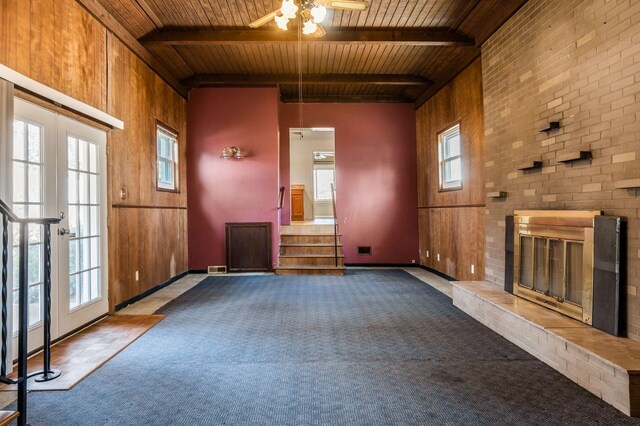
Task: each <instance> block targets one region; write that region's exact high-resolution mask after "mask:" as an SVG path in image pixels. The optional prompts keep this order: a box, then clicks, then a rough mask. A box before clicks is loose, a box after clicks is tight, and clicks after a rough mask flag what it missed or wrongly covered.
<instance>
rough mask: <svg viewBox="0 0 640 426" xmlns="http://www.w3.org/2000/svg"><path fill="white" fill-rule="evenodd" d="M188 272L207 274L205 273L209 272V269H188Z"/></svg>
mask: <svg viewBox="0 0 640 426" xmlns="http://www.w3.org/2000/svg"><path fill="white" fill-rule="evenodd" d="M188 272H189V273H190V274H207V273H209V271H207V270H206V269H189V271H188Z"/></svg>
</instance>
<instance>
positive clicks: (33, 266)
mask: <svg viewBox="0 0 640 426" xmlns="http://www.w3.org/2000/svg"><path fill="white" fill-rule="evenodd" d="M13 129H14V131H13V136H14V141H13V158H12V160H13V161H12V168H13V182H12V192H13V199H12V208H13V210H14V211H15V213H16V214H17V215H18V216H19V217H23V218H25V217H29V218H39V217H42V215H43V212H44V192H43V187H44V180H43V179H44V178H43V170H44V167H43V166H44V164H43V158H42V149H43V134H44V129H43V127H42V126H41V125H40V124H38V123H35V122H30V121H28V120H24V119H19V118H17V119H15V120H14V126H13ZM27 233H28V235H27V239H28V241H29V250H28V253H27V259H26V260H27V282H28V284H29V307H28V312H29V326H33V325H36V324H38V323H39V322H40V321H41V320H42V297H41V296H42V287H43V280H44V276H43V255H44V252H43V244H42V226H41V225H29V226H28V228H27ZM12 236H13V240H12V244H13V250H12V254H13V256H12V262H13V268H12V276H11V279H12V283H13V288H14V300H13V304H14V308H15V310H14V324H13V330H14V332H15V333H17V332H18V306H19V305H18V302H19V301H18V292H17V290H18V288H19V267H20V255H19V248H18V245H19V242H20V231H19V226H18V225H14V227H13V235H12Z"/></svg>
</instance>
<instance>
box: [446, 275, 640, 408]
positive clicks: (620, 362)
mask: <svg viewBox="0 0 640 426" xmlns="http://www.w3.org/2000/svg"><path fill="white" fill-rule="evenodd" d="M451 285H452V288H453V303H454V305H455V306H457V307H458V308H460V309H461V310H463V311H465V312H466V313H467V314H469V315H470V316H472V317H473V318H475V319H476V320H478V321H479V322H481V323H482V324H484V325H485V326H487V327H489V328H491V329H492V330H493V331H495V332H496V333H498V334H500V335H501V336H503V337H505V338H506V339H507V340H509V341H511V342H512V343H514V344H516V345H517V346H519V347H520V348H522V349H524V350H526V351H527V352H529V353H530V354H532V355H533V356H535V357H536V358H538V359H540V360H541V361H543V362H545V363H546V364H547V365H549V366H551V367H552V368H554V369H555V370H557V371H559V372H560V373H562V374H564V375H565V376H567V377H568V378H569V379H571V380H573V381H574V382H576V383H578V384H579V385H580V386H582V387H584V388H585V389H587V390H589V391H590V392H591V393H593V394H595V395H596V396H598V397H600V398H601V399H603V400H604V401H606V402H608V403H609V404H611V405H613V406H614V407H616V408H617V409H618V410H620V411H622V412H623V413H625V414H627V415H632V416H638V415H640V343H638V342H636V341H633V340H631V339H626V338H620V337H615V336H611V335H609V334H607V333H604V332H602V331H600V330H597V329H595V328H593V327H590V326H588V325H586V324H583V323H581V322H579V321H576V320H573V319H571V318H568V317H566V316H564V315H561V314H559V313H557V312H554V311H551V310H549V309H546V308H544V307H542V306H539V305H536V304H535V303H532V302H529V301H527V300H524V299H521V298H519V297H516V296H514V295H512V294H509V293H507V292H505V291H504V290H503V289H502V288H501V287H500V286H499V285H497V284H494V283H489V282H486V281H455V282H452V283H451Z"/></svg>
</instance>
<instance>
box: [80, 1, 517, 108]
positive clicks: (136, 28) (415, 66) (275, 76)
mask: <svg viewBox="0 0 640 426" xmlns="http://www.w3.org/2000/svg"><path fill="white" fill-rule="evenodd" d="M78 1H79V2H80V3H81V4H83V5H84V6H85V7H86V8H87V9H88V10H89V11H90V12H92V13H93V14H94V15H98V14H102V13H101V11H103V12H104V11H106V12H107V13H108V14H110V15H111V16H110V17H109V18H111V19H115V21H116V23H117V24H118V26H121V27H122V28H124V29H125V30H126V31H127V32H128V33H129V34H128V35H127V36H129V35H130V36H133V37H131V38H135V39H137V41H138V42H139V44H138V43H136V46H135V47H136V49H137V51H136V50H134V51H136V53H138V54H139V55H141V53H140V48H142V49H143V53H142V54H143V55H144V54H146V53H150V56H152V57H153V58H154V61H153V62H154V63H153V64H152V63H150V64H149V65H150V66H152V67H153V68H158V63H159V67H160V68H163V69H164V70H163V71H164V73H162V72H161V75H163V77H164V78H165V79H166V80H167V81H168V82H169V83H170V84H172V85H173V86H174V87H176V84H175V81H180V82H181V85H182V87H176V88H177V89H178V90H182V91H183V92H184V87H186V88H192V87H198V86H208V85H242V84H277V85H278V86H279V87H280V92H281V95H282V99H283V101H285V102H286V101H297V99H298V87H299V86H298V84H297V74H298V48H299V47H298V44H297V42H296V31H295V30H293V31H292V30H289V31H287V32H284V31H282V30H280V29H278V28H277V27H276V26H275V24H274V23H273V22H272V23H270V24H268V25H265V26H264V27H262V28H260V29H255V30H254V29H250V28H248V25H249V23H250V22H252V21H254V20H256V19H257V18H259V17H261V16H262V15H264V14H266V13H269V12H271V11H273V10H275V9H277V8H278V7H279V6H280V5H281V1H277V0H78ZM525 2H526V0H467V1H465V0H369V3H370V8H369V10H367V11H364V12H350V11H340V10H329V12H328V14H327V18H326V20H325V23H324V26H325V28H326V30H327V36H325V37H324V38H321V39H307V38H306V37H305V39H304V41H303V44H302V47H301V51H302V55H301V56H302V67H301V68H302V72H303V83H304V84H303V86H302V93H303V99H304V100H305V101H307V102H310V101H315V102H318V101H319V102H322V101H331V102H334V101H337V102H340V101H346V102H352V101H378V102H407V101H408V102H415V103H416V104H417V105H420V104H422V103H424V102H425V101H426V100H427V99H428V98H429V97H431V96H432V95H433V94H434V93H435V92H436V91H437V90H438V89H439V88H440V87H442V86H443V85H444V84H446V83H447V82H448V81H449V80H450V79H451V78H452V77H454V76H455V75H456V74H457V73H458V72H459V71H461V70H462V69H463V68H464V67H466V66H467V65H468V64H469V63H470V62H471V61H473V60H474V59H475V58H477V57H478V55H479V54H480V48H479V46H480V45H481V44H482V43H483V42H484V41H485V40H486V39H487V38H488V37H489V36H490V35H491V34H492V33H493V32H494V31H495V30H496V29H497V28H498V27H499V26H500V25H502V24H503V23H504V22H505V21H506V20H507V19H508V18H509V17H510V16H511V15H512V14H513V13H514V12H515V11H517V9H518V8H520V7H521V6H522V5H523V4H524V3H525ZM98 18H99V19H101V20H103V21H104V19H105V17H104V16H98ZM112 26H113V24H112ZM116 35H118V34H116ZM118 36H119V37H120V38H128V37H126V36H125V37H123V36H122V35H118ZM123 41H124V42H125V43H126V42H127V40H123ZM140 44H141V45H142V46H140ZM130 47H131V46H130ZM143 59H144V58H143ZM147 62H149V61H147ZM167 71H168V74H169V75H167Z"/></svg>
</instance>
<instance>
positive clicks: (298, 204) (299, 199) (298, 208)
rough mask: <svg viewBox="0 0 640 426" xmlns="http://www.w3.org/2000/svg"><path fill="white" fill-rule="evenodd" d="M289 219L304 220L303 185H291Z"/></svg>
mask: <svg viewBox="0 0 640 426" xmlns="http://www.w3.org/2000/svg"><path fill="white" fill-rule="evenodd" d="M291 220H299V221H303V220H304V185H291Z"/></svg>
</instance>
